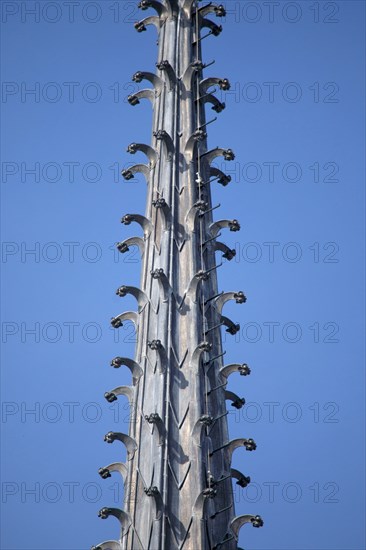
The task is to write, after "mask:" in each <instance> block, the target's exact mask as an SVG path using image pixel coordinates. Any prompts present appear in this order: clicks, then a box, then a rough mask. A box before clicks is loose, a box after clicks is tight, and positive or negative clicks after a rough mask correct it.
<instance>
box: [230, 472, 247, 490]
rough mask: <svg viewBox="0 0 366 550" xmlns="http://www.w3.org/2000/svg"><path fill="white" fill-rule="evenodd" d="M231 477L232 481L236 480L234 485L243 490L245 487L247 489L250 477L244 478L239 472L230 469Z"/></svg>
mask: <svg viewBox="0 0 366 550" xmlns="http://www.w3.org/2000/svg"><path fill="white" fill-rule="evenodd" d="M231 477H232V478H233V479H236V480H237V482H236V484H237V485H239V487H242V488H243V489H245V487H247V486H248V485H249V483H250V477H249V476H245V475H244V474H242V473H241V472H239V470H235V468H231Z"/></svg>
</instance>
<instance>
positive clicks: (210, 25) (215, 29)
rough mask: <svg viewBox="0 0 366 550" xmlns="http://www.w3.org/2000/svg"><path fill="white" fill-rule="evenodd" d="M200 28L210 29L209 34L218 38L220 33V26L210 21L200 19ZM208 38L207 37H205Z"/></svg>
mask: <svg viewBox="0 0 366 550" xmlns="http://www.w3.org/2000/svg"><path fill="white" fill-rule="evenodd" d="M201 28H207V29H210V31H211V32H210V34H213V36H219V35H220V34H221V33H222V25H217V23H215V22H214V21H211V19H206V18H204V19H202V20H201ZM207 36H209V35H207Z"/></svg>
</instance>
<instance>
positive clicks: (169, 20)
mask: <svg viewBox="0 0 366 550" xmlns="http://www.w3.org/2000/svg"><path fill="white" fill-rule="evenodd" d="M139 7H140V8H141V9H142V10H145V9H147V8H154V9H155V10H156V15H151V14H150V13H149V15H148V17H147V18H145V19H144V20H143V21H142V22H139V23H138V24H136V25H135V27H136V29H137V30H138V31H139V32H142V31H144V30H145V29H146V28H147V25H150V24H152V25H154V26H155V27H156V29H153V32H155V30H157V31H158V44H159V54H158V62H157V73H156V75H154V74H152V73H149V72H142V70H141V71H139V72H138V73H136V74H135V75H134V77H133V78H134V80H135V81H136V82H141V81H143V80H147V81H148V86H150V89H149V90H148V91H146V90H144V91H142V92H139V93H138V94H135V95H134V96H130V98H129V102H130V103H131V105H133V106H135V105H137V104H138V103H139V102H140V101H142V100H144V99H149V100H150V101H151V102H152V105H153V112H154V116H153V128H152V142H151V144H150V145H149V146H148V145H143V144H131V145H130V146H129V147H128V152H129V153H131V154H136V153H141V152H142V153H143V154H145V155H146V162H145V163H141V164H137V165H135V166H134V167H133V168H132V169H131V170H130V171H126V172H124V173H123V175H124V177H125V178H126V179H131V177H133V173H135V172H138V171H139V172H142V173H143V174H144V175H145V177H146V180H147V183H148V185H147V206H146V212H145V216H141V215H137V214H132V215H127V216H124V218H123V219H122V221H123V223H126V224H129V223H131V222H136V223H137V224H139V225H140V226H141V229H142V231H141V235H140V236H139V237H138V238H133V239H127V240H126V241H123V242H122V243H119V244H118V248H119V250H120V251H121V252H122V253H123V252H125V251H127V250H128V246H138V247H139V249H140V253H141V256H142V269H141V286H140V289H137V288H135V287H129V286H122V287H120V288H119V289H118V290H117V294H118V295H119V296H121V298H122V299H123V296H125V295H126V294H132V295H133V296H134V297H135V298H136V301H137V308H136V312H127V313H123V314H120V315H117V316H116V317H114V318H113V319H112V325H113V326H114V327H115V328H116V330H118V328H119V327H120V326H121V324H123V322H124V321H125V320H132V321H133V322H134V323H135V325H136V330H137V335H138V342H137V346H136V355H135V358H134V360H131V359H127V358H122V357H120V358H115V359H114V360H113V361H112V366H114V367H116V368H117V367H123V366H127V367H128V368H129V369H130V370H131V386H122V387H117V388H114V389H112V390H109V391H108V392H106V394H105V397H106V399H107V400H108V401H110V402H111V401H113V400H115V399H117V398H118V395H122V394H123V395H127V397H128V399H129V400H130V403H131V408H132V411H131V424H130V430H129V434H121V433H114V432H109V433H108V434H107V435H106V441H107V442H109V443H112V442H114V441H116V443H115V444H116V446H117V445H119V443H122V444H123V445H124V446H125V447H126V449H125V450H124V451H123V453H122V452H121V451H120V449H119V448H117V447H116V457H119V456H121V455H122V456H125V457H126V458H125V461H123V460H122V461H121V463H113V464H111V465H109V466H106V467H104V468H102V469H101V470H100V472H99V473H100V475H101V476H102V477H103V478H107V477H109V476H110V475H112V474H111V472H117V473H116V474H114V475H121V476H122V479H121V482H122V480H123V482H124V484H125V497H124V503H123V506H122V503H121V508H123V511H122V510H118V509H115V508H103V509H102V510H101V512H100V516H101V517H102V518H106V517H108V516H110V515H113V516H115V517H116V518H117V520H118V521H119V522H120V524H121V538H120V540H119V541H109V542H106V543H103V544H101V545H99V546H97V547H95V548H98V549H99V548H100V549H103V550H107V549H110V550H116V549H117V550H147V549H149V550H178V549H184V550H210V549H216V548H217V549H218V548H222V549H225V550H234V549H237V548H238V547H237V538H238V533H239V529H240V527H241V525H243V524H244V523H246V522H249V523H252V524H253V525H254V526H255V527H259V526H260V525H261V523H262V522H261V519H260V518H259V516H241V517H239V518H235V511H234V503H233V491H232V476H233V477H234V478H236V479H238V483H241V484H242V486H244V485H243V483H249V482H250V478H246V477H245V475H243V474H241V473H240V472H238V471H237V470H231V456H232V453H233V452H234V450H235V449H236V448H237V447H242V450H240V451H236V452H244V451H245V450H249V451H251V450H254V449H255V443H254V441H253V440H251V439H237V440H234V441H232V442H230V440H229V436H228V427H227V408H226V399H230V400H231V401H232V402H233V404H234V406H237V407H241V406H243V400H242V399H241V398H239V397H238V396H236V395H235V394H232V393H231V392H227V391H226V389H225V388H226V384H227V377H228V376H229V375H231V374H232V375H233V376H239V375H246V374H249V373H250V369H249V368H248V367H247V365H245V364H244V365H241V364H235V365H230V366H228V367H227V368H225V367H224V363H223V350H222V343H221V330H222V326H224V328H225V327H226V330H227V331H228V332H229V333H231V334H235V332H236V331H237V330H238V326H237V325H235V324H234V323H232V322H231V321H230V320H229V319H228V318H227V317H225V316H224V315H223V312H222V310H223V308H224V304H225V302H226V301H227V300H229V299H233V300H235V301H236V302H237V303H243V302H245V300H246V298H245V296H244V294H243V293H241V292H235V293H225V294H223V293H222V294H219V293H218V286H217V277H216V262H215V252H216V251H219V252H221V253H223V254H224V256H225V257H226V258H228V259H232V257H233V256H234V252H235V251H231V250H230V249H229V248H228V247H226V246H225V245H224V244H223V243H219V242H218V241H217V240H216V238H217V237H218V236H219V234H220V231H221V230H222V229H224V230H226V229H229V230H231V231H237V230H238V229H240V226H239V224H238V222H237V220H221V221H220V222H217V223H214V220H213V214H214V210H213V209H212V206H213V205H212V202H211V186H212V185H217V183H216V182H215V183H213V181H214V180H218V181H219V182H220V183H221V184H223V185H226V184H227V183H228V182H229V180H230V178H228V177H226V176H225V174H223V173H222V172H220V171H219V170H217V169H215V168H213V167H211V162H212V161H213V160H214V159H215V158H216V157H217V156H220V155H223V156H224V157H225V158H226V159H227V160H232V159H233V158H234V154H233V153H232V151H231V150H230V149H217V150H213V151H207V143H206V138H207V135H206V118H205V105H206V103H208V105H209V106H211V104H212V105H213V108H214V109H215V110H216V111H217V112H220V111H221V110H222V109H223V108H224V105H223V104H221V103H220V102H219V101H218V100H217V99H216V98H215V96H214V95H213V94H214V88H215V87H216V88H217V87H220V88H222V89H227V88H228V87H229V86H230V84H229V82H228V81H227V80H226V79H224V78H222V79H220V78H219V79H213V78H210V75H209V74H207V73H208V72H209V71H208V70H206V68H205V65H204V61H203V60H202V59H201V47H200V44H201V42H200V40H199V37H200V36H202V35H205V34H207V32H210V33H212V34H214V35H217V34H219V32H220V30H221V29H220V28H219V26H218V25H216V24H215V23H211V22H210V21H209V20H208V19H207V17H206V16H210V14H213V15H214V16H215V15H217V16H219V17H220V16H222V15H224V9H223V7H222V6H217V5H214V4H212V3H210V4H207V5H206V6H203V5H201V4H199V3H198V2H197V3H196V2H195V1H194V0H164V3H160V2H158V1H156V0H142V1H141V2H140V4H139ZM202 28H204V30H203V31H202ZM201 31H202V33H201ZM141 69H145V67H142V68H141ZM146 69H148V68H146ZM149 83H150V84H149ZM151 85H152V87H151ZM134 108H136V107H134ZM137 108H138V107H137ZM140 156H141V155H140V154H139V157H140ZM139 162H141V160H140V159H139ZM210 180H212V183H209V182H210ZM243 435H247V434H243ZM246 474H247V472H246Z"/></svg>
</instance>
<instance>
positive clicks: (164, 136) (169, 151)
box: [153, 130, 174, 162]
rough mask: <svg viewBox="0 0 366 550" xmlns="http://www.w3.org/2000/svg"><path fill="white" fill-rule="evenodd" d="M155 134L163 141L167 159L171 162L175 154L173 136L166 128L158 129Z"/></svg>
mask: <svg viewBox="0 0 366 550" xmlns="http://www.w3.org/2000/svg"><path fill="white" fill-rule="evenodd" d="M153 135H154V137H155V138H156V139H157V140H158V141H162V142H163V144H164V147H165V154H166V157H167V160H168V161H169V162H170V161H171V160H172V159H173V156H174V143H173V140H172V138H171V137H170V135H169V134H168V132H166V131H165V130H158V131H157V132H153Z"/></svg>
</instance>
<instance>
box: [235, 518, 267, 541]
mask: <svg viewBox="0 0 366 550" xmlns="http://www.w3.org/2000/svg"><path fill="white" fill-rule="evenodd" d="M246 523H251V524H252V525H253V527H263V523H264V522H263V519H262V518H261V517H260V516H250V515H245V516H237V517H236V518H234V519H233V520H232V522H231V523H230V529H231V531H232V533H233V535H234V537H235V538H236V540H238V538H239V531H240V529H241V528H242V527H243V525H245V524H246Z"/></svg>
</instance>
